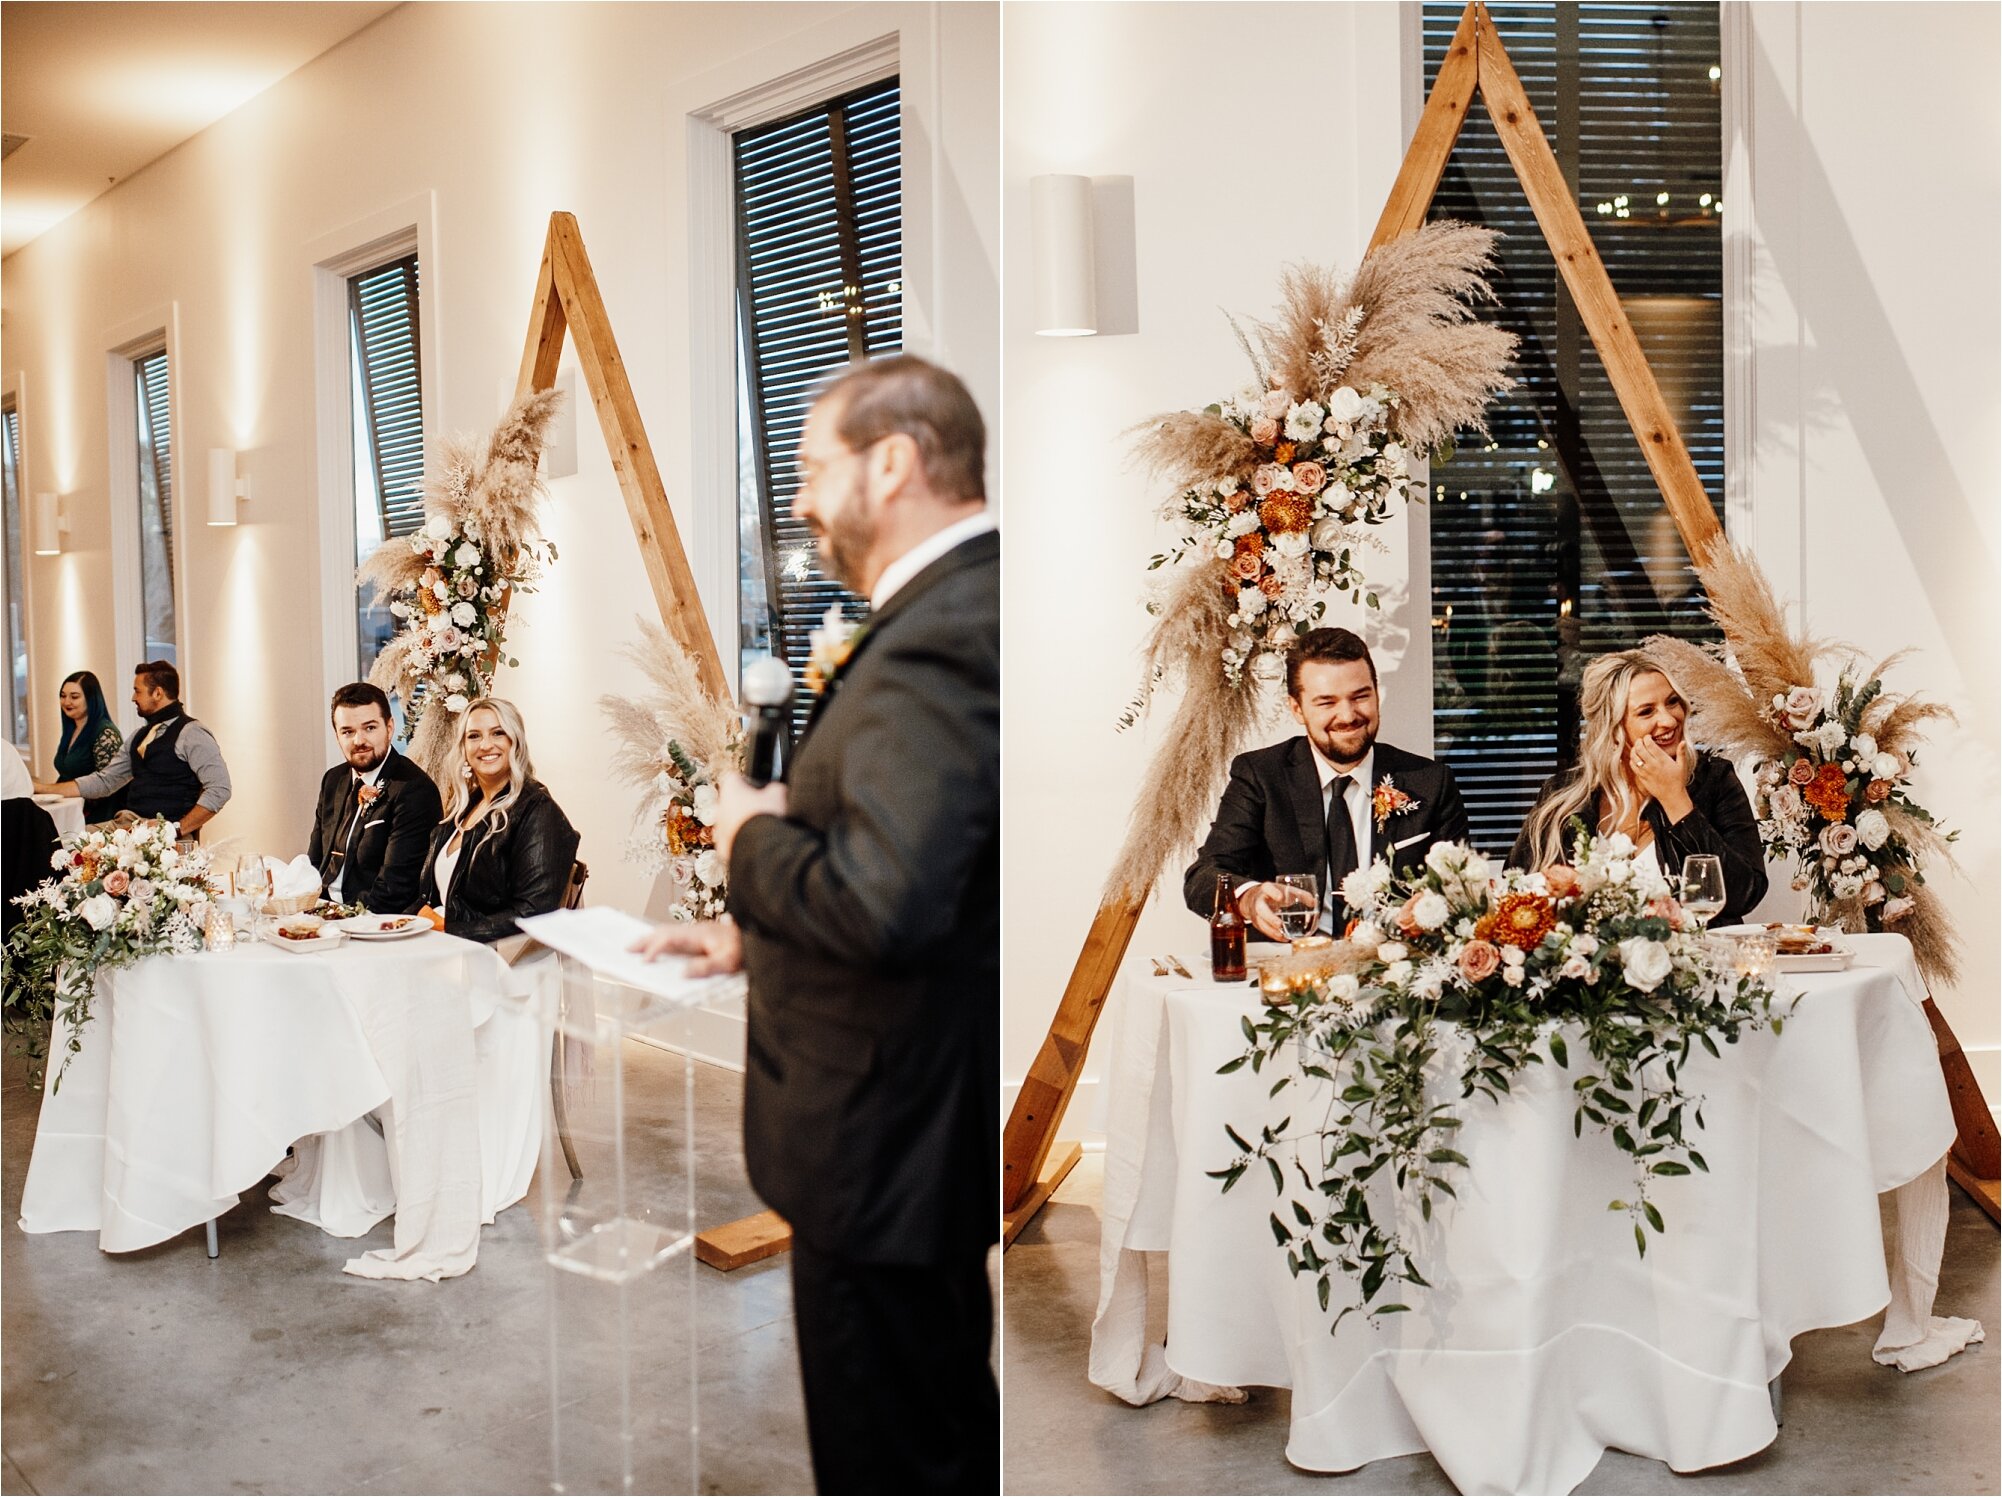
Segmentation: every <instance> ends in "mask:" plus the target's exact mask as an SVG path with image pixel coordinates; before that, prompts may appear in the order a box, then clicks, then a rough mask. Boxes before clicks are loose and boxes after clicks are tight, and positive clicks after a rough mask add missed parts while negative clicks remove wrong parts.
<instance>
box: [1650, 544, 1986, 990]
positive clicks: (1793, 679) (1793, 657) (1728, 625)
mask: <svg viewBox="0 0 2002 1497" xmlns="http://www.w3.org/2000/svg"><path fill="white" fill-rule="evenodd" d="M1696 574H1697V576H1698V577H1699V578H1701V579H1702V582H1703V588H1704V591H1705V593H1706V594H1707V595H1708V597H1709V605H1708V606H1709V612H1710V616H1711V618H1712V619H1714V620H1715V621H1716V623H1717V627H1718V628H1719V629H1720V630H1721V631H1722V632H1723V635H1724V642H1723V644H1722V645H1721V646H1717V645H1713V646H1708V647H1706V646H1703V645H1698V644H1696V643H1693V642H1692V641H1689V640H1682V639H1671V638H1667V637H1665V636H1659V635H1657V636H1654V637H1651V638H1650V639H1648V640H1647V641H1646V644H1645V648H1646V649H1647V650H1648V651H1649V652H1650V653H1652V654H1654V655H1656V656H1657V657H1658V658H1659V659H1660V660H1661V662H1662V664H1664V665H1665V666H1667V667H1668V668H1669V669H1670V670H1671V671H1672V672H1674V675H1675V679H1676V681H1677V682H1678V683H1679V684H1680V685H1681V687H1682V689H1683V691H1684V692H1686V693H1687V694H1688V696H1689V698H1690V718H1689V731H1690V733H1691V734H1692V736H1694V737H1697V738H1700V739H1702V740H1703V741H1704V742H1706V743H1709V744H1711V745H1712V746H1714V747H1715V748H1717V749H1719V750H1720V751H1722V752H1724V753H1727V754H1729V755H1731V756H1732V757H1733V758H1743V757H1746V756H1751V757H1753V758H1755V759H1756V760H1757V768H1756V770H1755V772H1754V785H1755V788H1756V791H1757V810H1758V816H1759V835H1760V838H1761V840H1763V842H1764V843H1765V849H1766V855H1767V856H1768V857H1770V858H1776V859H1782V860H1786V861H1790V862H1792V863H1793V865H1794V879H1793V886H1794V888H1795V889H1797V890H1800V891H1802V892H1804V893H1805V894H1806V895H1807V896H1808V899H1809V902H1810V904H1811V906H1812V908H1813V911H1814V914H1815V917H1816V918H1817V919H1819V920H1825V921H1829V922H1831V923H1835V924H1839V925H1841V926H1843V927H1844V928H1845V929H1849V930H1859V931H1861V930H1872V931H1881V930H1889V931H1895V932H1896V933H1898V934H1899V935H1902V936H1904V937H1905V938H1906V939H1908V940H1909V941H1910V942H1911V943H1912V954H1913V955H1914V956H1915V957H1916V958H1917V960H1918V964H1919V972H1920V973H1921V975H1922V976H1923V977H1924V978H1925V980H1926V982H1927V983H1928V984H1933V985H1938V984H1942V983H1951V982H1953V981H1954V980H1955V978H1956V976H1957V975H1958V973H1959V967H1960V960H1959V948H1960V938H1959V936H1958V934H1957V933H1956V932H1955V931H1954V929H1953V924H1952V921H1951V920H1950V919H1949V918H1948V916H1947V913H1946V906H1945V905H1944V903H1943V902H1942V901H1941V900H1940V898H1939V896H1938V894H1937V893H1935V892H1934V890H1933V889H1932V887H1931V885H1929V884H1928V883H1927V882H1926V872H1925V870H1926V866H1927V864H1929V863H1931V862H1934V861H1935V860H1937V861H1940V862H1945V863H1947V864H1949V865H1951V863H1952V861H1953V855H1952V851H1951V847H1950V844H1951V843H1952V842H1953V841H1954V839H1955V838H1956V837H1957V836H1958V835H1959V834H1958V833H1957V832H1951V831H1946V830H1944V829H1943V828H1942V827H1941V826H1940V824H1939V823H1938V822H1937V821H1936V820H1934V818H1933V815H1932V813H1931V812H1930V811H1928V810H1927V809H1926V808H1925V807H1924V806H1922V805H1920V804H1919V803H1918V802H1917V801H1916V800H1915V799H1913V798H1912V794H1911V772H1912V765H1913V764H1914V762H1915V761H1916V760H1917V757H1918V751H1919V748H1920V746H1921V743H1922V741H1923V737H1922V730H1923V729H1924V727H1925V726H1926V725H1927V724H1928V723H1932V722H1942V721H1944V722H1951V721H1952V720H1953V713H1952V712H1951V711H1950V710H1949V709H1948V708H1946V707H1945V706H1943V705H1941V704H1940V703H1938V702H1932V701H1927V700H1926V699H1924V698H1923V697H1919V696H1915V695H1910V694H1905V695H1900V694H1896V693H1891V692H1887V691H1886V690H1885V689H1884V676H1885V674H1886V673H1887V672H1888V671H1889V670H1890V669H1891V668H1892V667H1893V666H1894V665H1895V664H1896V663H1897V662H1898V661H1899V660H1900V659H1902V658H1903V655H1904V653H1905V652H1903V651H1900V652H1899V653H1898V654H1895V655H1892V656H1891V657H1890V658H1889V659H1886V660H1883V661H1880V662H1878V663H1877V664H1876V665H1874V666H1872V667H1870V668H1869V669H1868V670H1864V669H1861V668H1860V664H1859V662H1860V660H1861V658H1862V657H1861V656H1860V655H1859V654H1858V652H1857V651H1855V650H1853V649H1851V648H1850V647H1848V646H1846V645H1840V644H1832V643H1829V642H1826V641H1822V640H1816V639H1812V638H1810V637H1808V636H1807V635H1806V634H1804V633H1801V632H1799V631H1796V630H1794V629H1792V628H1790V627H1789V626H1788V624H1787V620H1786V612H1785V610H1784V609H1783V608H1782V607H1781V606H1780V603H1779V600H1778V599H1777V598H1776V597H1775V596H1774V595H1773V590H1772V587H1771V585H1770V584H1769V583H1768V582H1767V581H1766V578H1765V575H1764V574H1763V573H1762V572H1761V571H1760V570H1759V568H1758V565H1757V563H1756V562H1754V561H1753V560H1752V559H1751V557H1750V556H1749V555H1747V554H1746V553H1744V552H1742V551H1737V550H1734V549H1732V548H1730V547H1726V546H1720V547H1718V548H1717V550H1716V551H1715V552H1714V553H1712V555H1711V557H1710V558H1709V560H1708V561H1706V562H1704V563H1702V564H1701V565H1699V566H1698V567H1697V568H1696ZM1831 670H1832V671H1833V674H1834V678H1835V679H1834V682H1833V685H1832V686H1830V685H1828V684H1826V680H1825V678H1826V676H1827V674H1828V673H1829V672H1830V671H1831Z"/></svg>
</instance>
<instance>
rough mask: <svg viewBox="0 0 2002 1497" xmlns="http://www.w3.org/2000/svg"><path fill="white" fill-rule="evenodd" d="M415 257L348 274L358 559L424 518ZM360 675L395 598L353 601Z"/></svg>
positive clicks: (369, 596) (386, 634) (389, 626)
mask: <svg viewBox="0 0 2002 1497" xmlns="http://www.w3.org/2000/svg"><path fill="white" fill-rule="evenodd" d="M417 297H418V275H417V256H416V255H414V254H411V255H405V256H403V257H402V258H401V259H397V260H392V261H390V262H389V263H388V264H386V265H378V266H376V267H375V268H374V269H373V270H367V271H364V272H362V273H361V274H359V275H354V276H350V277H349V278H348V348H349V355H350V397H351V401H352V407H353V409H352V422H353V432H354V475H355V496H354V502H355V559H356V561H357V563H359V562H360V561H361V560H362V559H364V558H365V557H367V556H368V555H369V553H371V552H372V551H374V550H375V548H376V547H377V546H380V545H381V544H382V543H383V542H384V541H385V540H389V539H392V538H394V537H397V536H404V535H409V534H411V533H413V532H414V531H416V530H419V529H421V528H422V527H423V524H424V400H423V377H422V374H423V358H422V347H421V340H420V339H419V337H418V330H417V329H418V300H417ZM355 628H356V645H357V651H358V654H359V657H360V659H359V665H360V671H361V674H362V675H364V676H366V675H367V674H368V672H369V669H370V667H372V666H373V665H374V664H375V657H376V656H377V654H379V653H380V652H381V650H382V647H383V646H384V645H385V644H387V643H388V642H389V640H390V638H391V637H392V636H393V635H394V634H395V633H396V619H395V618H394V617H393V616H392V615H391V614H390V612H389V600H388V599H387V598H378V597H376V596H375V594H374V592H373V591H372V590H369V591H365V592H363V593H361V594H358V595H357V597H356V599H355Z"/></svg>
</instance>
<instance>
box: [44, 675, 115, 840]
mask: <svg viewBox="0 0 2002 1497" xmlns="http://www.w3.org/2000/svg"><path fill="white" fill-rule="evenodd" d="M56 701H57V705H59V706H60V707H61V708H62V714H63V736H62V740H61V741H60V742H59V743H58V744H57V745H56V778H57V779H58V780H80V779H82V778H83V777H84V776H85V775H87V774H96V773H97V772H98V771H99V770H101V769H103V768H104V766H105V765H107V764H109V763H110V762H111V761H112V760H113V759H116V758H117V757H118V751H119V750H120V749H121V748H123V747H125V735H124V734H123V733H120V732H119V731H118V724H117V723H115V722H113V721H112V720H111V709H110V708H109V707H108V706H106V705H105V701H104V688H103V687H102V686H100V685H98V684H97V677H96V676H95V675H93V674H92V673H91V672H90V671H78V672H77V673H76V674H75V675H72V676H65V677H63V687H62V691H61V693H60V694H59V695H58V697H57V698H56ZM124 807H125V792H124V791H123V790H114V791H112V793H111V794H109V795H107V796H104V797H102V798H100V799H97V800H86V801H85V802H84V803H83V819H84V820H85V821H109V820H110V819H111V818H112V817H114V816H116V815H117V814H118V813H119V812H120V811H121V810H123V809H124Z"/></svg>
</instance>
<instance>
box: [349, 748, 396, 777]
mask: <svg viewBox="0 0 2002 1497" xmlns="http://www.w3.org/2000/svg"><path fill="white" fill-rule="evenodd" d="M361 747H366V746H365V745H358V746H357V748H353V749H349V750H348V768H349V769H357V770H360V771H361V772H362V773H363V774H367V773H368V772H369V771H370V770H371V769H374V768H375V767H376V765H378V764H380V763H381V762H382V761H383V760H384V759H386V758H388V757H389V750H388V749H383V750H382V751H381V752H377V751H376V750H375V749H374V748H372V747H369V748H368V757H367V758H366V759H357V758H356V757H355V754H356V753H357V752H358V750H359V749H360V748H361Z"/></svg>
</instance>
